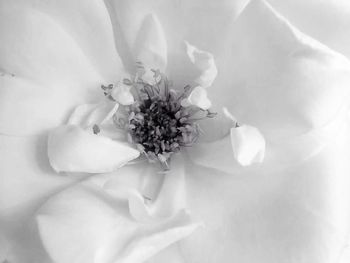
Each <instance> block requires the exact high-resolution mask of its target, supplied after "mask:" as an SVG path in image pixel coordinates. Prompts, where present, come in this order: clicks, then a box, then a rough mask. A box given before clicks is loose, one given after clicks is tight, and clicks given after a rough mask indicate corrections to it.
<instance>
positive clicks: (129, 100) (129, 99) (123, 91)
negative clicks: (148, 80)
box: [112, 82, 135, 105]
mask: <svg viewBox="0 0 350 263" xmlns="http://www.w3.org/2000/svg"><path fill="white" fill-rule="evenodd" d="M130 88H131V87H130V86H127V85H125V84H124V83H123V82H120V83H119V84H118V85H117V86H116V87H114V88H113V90H112V97H113V98H114V99H115V100H116V101H117V102H118V103H120V104H122V105H131V104H133V103H134V101H135V99H134V96H133V95H132V93H131V92H130Z"/></svg>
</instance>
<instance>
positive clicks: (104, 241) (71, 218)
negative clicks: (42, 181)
mask: <svg viewBox="0 0 350 263" xmlns="http://www.w3.org/2000/svg"><path fill="white" fill-rule="evenodd" d="M127 202H128V201H127V200H126V199H123V198H120V199H119V200H118V199H114V200H113V199H111V197H110V196H108V195H107V194H106V192H104V191H103V189H102V188H100V187H99V186H98V185H96V184H94V183H92V181H90V182H89V181H86V182H83V183H81V184H78V185H77V186H74V187H71V188H69V189H67V190H65V191H63V192H61V193H60V194H58V195H56V196H54V197H53V198H51V199H50V200H49V201H48V202H47V203H46V204H45V205H44V206H43V207H42V208H41V209H40V210H39V212H38V214H37V222H38V226H39V231H40V236H41V238H42V241H43V245H44V247H45V248H46V251H47V252H48V254H49V255H50V256H51V258H52V259H53V260H54V261H55V262H56V261H57V262H59V263H71V262H75V263H95V262H100V263H107V262H118V263H134V262H143V261H145V260H147V259H148V258H150V257H151V256H153V255H154V254H156V253H157V252H158V251H160V250H162V249H164V248H165V247H167V246H168V245H170V244H172V243H174V242H176V241H178V240H179V239H182V238H184V237H186V236H188V235H189V234H190V233H192V232H193V231H194V230H195V229H196V228H197V227H198V224H195V223H192V222H191V220H190V218H189V216H188V214H187V213H186V212H184V211H181V212H180V213H178V214H177V215H175V216H174V217H171V218H168V219H166V220H162V221H158V222H156V223H153V224H147V223H140V222H137V221H135V220H134V219H133V218H131V217H130V215H129V211H128V209H127Z"/></svg>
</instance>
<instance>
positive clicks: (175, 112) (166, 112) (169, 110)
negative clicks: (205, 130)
mask: <svg viewBox="0 0 350 263" xmlns="http://www.w3.org/2000/svg"><path fill="white" fill-rule="evenodd" d="M193 114H194V112H193V110H192V111H191V109H189V108H184V107H182V106H181V104H180V101H179V98H178V96H177V95H176V93H175V92H172V93H169V94H166V95H165V94H164V95H163V96H162V95H161V94H156V95H154V96H149V97H148V98H147V99H145V100H142V101H140V102H139V103H135V104H134V105H132V106H131V107H130V113H129V125H128V132H129V134H130V136H131V138H132V141H133V142H134V143H136V144H137V145H139V148H141V150H143V151H144V153H145V154H146V155H147V156H148V158H150V159H158V160H160V161H161V162H165V161H166V160H167V159H168V158H169V157H170V155H171V154H173V153H176V152H178V151H180V148H181V147H183V146H190V145H192V144H193V143H194V142H195V141H196V140H197V138H198V136H199V128H198V125H197V124H196V123H194V122H193V121H191V119H190V117H191V116H192V115H193Z"/></svg>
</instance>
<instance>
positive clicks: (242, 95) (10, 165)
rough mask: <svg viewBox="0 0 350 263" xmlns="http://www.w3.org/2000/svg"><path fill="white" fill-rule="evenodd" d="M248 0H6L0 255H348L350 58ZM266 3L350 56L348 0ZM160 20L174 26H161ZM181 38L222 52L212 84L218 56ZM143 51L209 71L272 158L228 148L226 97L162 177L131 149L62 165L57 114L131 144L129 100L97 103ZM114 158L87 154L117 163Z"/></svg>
mask: <svg viewBox="0 0 350 263" xmlns="http://www.w3.org/2000/svg"><path fill="white" fill-rule="evenodd" d="M170 2H171V3H170ZM243 2H248V1H220V3H219V2H215V1H207V0H204V1H198V0H189V1H154V2H153V3H152V4H149V2H148V1H114V0H110V1H109V0H108V1H94V0H74V1H71V0H60V1H32V0H27V1H18V0H14V1H6V0H4V1H0V35H1V43H0V68H1V71H2V73H1V74H0V133H1V134H2V135H0V154H1V156H0V157H1V165H0V179H1V183H0V229H1V230H0V251H1V252H3V251H2V248H3V250H4V253H3V254H2V255H1V256H2V257H1V256H0V258H1V259H2V260H7V261H10V262H23V260H25V261H29V262H47V261H50V260H51V261H55V262H58V263H65V262H69V263H72V262H76V263H79V262H84V263H89V262H94V263H96V262H99V263H105V262H123V263H125V262H142V261H144V260H146V259H147V261H148V262H152V263H155V262H169V261H171V260H172V261H176V262H182V261H184V260H185V261H188V262H223V263H227V262H232V261H233V259H234V260H235V261H237V262H250V263H256V262H259V263H261V262H264V263H265V262H274V261H278V262H280V261H282V262H283V261H288V260H290V261H298V260H299V261H300V260H301V261H305V262H317V263H325V262H327V263H328V262H329V261H331V260H332V259H337V258H338V257H339V255H340V251H341V250H342V248H343V247H344V245H345V243H346V240H347V237H346V233H347V231H348V227H349V222H350V220H349V214H350V213H349V210H348V207H349V200H350V198H349V196H348V193H349V191H348V189H349V181H348V178H349V176H348V174H349V166H348V164H349V162H348V156H349V150H348V149H350V147H349V143H348V138H349V137H348V134H350V133H349V129H348V128H349V127H348V122H347V121H346V118H345V117H344V116H347V115H346V113H347V109H348V96H347V94H348V90H349V89H348V87H349V86H350V85H349V83H350V81H349V79H348V78H349V77H348V76H349V63H348V61H347V59H346V58H345V57H344V56H342V55H339V54H338V53H336V52H334V51H332V50H330V49H329V48H327V47H326V46H324V45H322V44H320V43H319V42H317V41H314V40H312V39H310V38H309V37H307V36H306V35H305V34H303V33H300V32H299V31H298V30H297V29H296V28H295V27H294V26H293V25H292V24H291V23H290V22H289V21H287V20H286V19H285V18H284V17H283V16H282V15H281V14H279V13H277V12H276V11H275V10H274V9H273V8H272V7H271V6H270V5H269V4H267V3H266V2H265V1H263V0H255V1H249V2H250V4H249V5H248V6H246V7H245V3H243ZM269 2H270V3H272V4H274V5H276V7H278V10H280V11H281V12H283V13H285V12H286V13H285V14H286V15H287V16H288V17H289V18H290V19H292V22H297V23H298V25H299V26H301V27H302V31H303V32H309V33H310V34H312V35H313V36H317V37H318V39H319V40H322V41H323V42H325V43H326V44H327V45H329V46H332V47H334V48H336V49H337V50H338V51H341V52H343V53H344V54H345V55H349V54H350V52H349V45H348V42H349V41H347V40H349V36H350V34H348V31H349V28H348V26H347V24H348V23H344V21H345V22H346V21H349V17H350V16H349V15H348V13H349V12H348V10H349V8H347V7H348V6H349V4H348V1H328V0H322V4H320V1H316V0H310V1H307V3H306V1H294V0H285V1H277V0H271V1H269ZM244 7H245V8H244ZM242 10H243V11H242ZM332 10H333V11H334V12H333V11H332ZM301 11H302V12H301ZM331 11H332V12H331ZM149 14H151V15H149ZM156 14H157V15H159V18H160V20H161V23H159V22H158V20H157V19H156V18H155V17H156ZM238 14H240V15H239V17H238ZM310 14H311V15H310ZM313 14H317V15H313ZM334 14H337V19H334V18H335V17H334ZM310 17H312V18H313V19H310ZM293 20H294V21H293ZM147 24H148V25H153V26H152V27H151V28H150V27H149V26H147ZM160 24H162V25H163V26H164V28H165V33H166V37H164V36H163V35H162V34H161V35H162V37H158V36H159V32H161V30H159V28H161V27H160ZM320 25H327V26H320ZM335 28H336V29H337V30H334V29H335ZM147 32H148V33H147ZM184 38H187V39H190V40H191V43H193V44H195V45H197V46H198V47H201V48H202V49H205V50H208V51H210V52H212V53H213V54H215V61H216V63H217V65H218V67H217V68H218V69H219V71H220V72H219V75H218V78H217V79H215V82H211V80H212V79H213V78H212V76H214V75H215V74H214V73H215V70H214V67H212V70H211V71H209V70H204V71H207V72H211V74H208V75H206V76H207V77H204V76H203V72H202V71H201V70H200V68H202V69H204V68H205V67H204V66H205V65H206V66H208V65H213V63H212V62H213V60H212V59H211V56H210V55H208V54H206V53H205V52H206V51H203V52H204V53H202V52H197V51H195V49H194V48H190V49H189V51H190V52H189V53H190V55H191V56H192V55H193V56H192V61H191V59H190V60H189V61H188V57H186V56H182V55H181V54H182V53H181V52H180V50H179V49H178V47H179V46H180V43H182V42H183V39H184ZM147 39H148V40H147ZM153 40H154V42H152V41H153ZM338 40H341V41H338ZM164 43H165V44H166V45H164ZM142 46H143V47H144V48H143V47H142ZM145 50H147V51H145ZM141 54H142V55H141ZM164 54H168V56H169V58H166V56H165V55H164ZM119 55H120V56H119ZM185 57H186V58H185ZM196 57H198V58H208V63H206V62H204V63H199V61H201V59H200V60H198V63H196V60H195V58H196ZM137 60H142V61H146V62H145V63H147V65H148V68H149V69H152V68H154V69H157V68H159V69H161V70H162V71H163V70H164V68H165V65H166V64H167V62H169V65H168V68H167V73H169V76H171V78H172V79H173V80H174V81H177V80H183V81H184V82H188V81H193V80H195V81H196V82H197V84H198V85H199V86H201V87H203V88H207V87H206V86H208V84H211V88H210V99H211V101H212V104H213V109H214V110H215V109H220V108H222V107H223V106H226V107H227V108H228V109H229V110H230V111H231V112H233V113H235V115H236V116H237V117H238V118H239V120H244V121H246V122H247V123H254V125H255V126H256V127H258V128H259V130H260V131H261V133H262V134H264V137H265V138H266V141H267V142H268V144H267V145H268V146H269V147H268V148H267V149H266V151H267V154H266V158H265V160H264V163H262V164H261V165H258V166H251V167H248V168H246V167H242V166H241V165H239V164H238V163H237V162H236V161H234V160H233V158H234V156H233V151H232V143H231V134H230V131H231V128H233V127H234V123H233V122H232V120H229V119H227V118H225V117H224V116H223V115H222V114H221V113H220V111H218V112H219V114H218V116H217V117H216V118H215V119H214V120H209V121H208V122H206V121H201V123H200V125H201V128H202V129H203V135H202V137H201V139H203V140H201V141H200V142H198V144H196V146H195V147H191V148H188V150H187V152H188V155H186V156H185V158H183V159H182V156H181V155H179V156H177V157H179V159H174V162H173V163H172V164H171V167H172V170H171V171H170V173H169V174H167V175H166V176H165V175H163V174H157V170H156V169H154V167H152V166H148V165H145V163H143V162H140V161H139V160H138V159H134V160H133V161H130V162H129V163H128V164H127V165H124V166H122V167H120V168H119V169H117V170H116V171H115V172H113V173H106V174H96V175H93V176H91V175H89V176H88V175H87V174H86V173H72V172H63V173H62V174H59V175H58V174H56V173H55V172H54V171H53V170H52V169H51V167H50V165H49V160H48V158H47V151H46V150H47V147H46V146H47V145H46V143H47V135H48V131H51V130H52V129H53V128H56V127H57V126H58V125H63V124H69V125H73V126H69V127H73V128H74V129H72V131H74V132H73V134H78V136H79V137H80V136H82V137H85V136H90V135H91V136H95V137H94V138H95V139H96V141H95V140H94V145H95V143H96V144H98V145H97V146H96V147H97V148H99V150H98V151H100V152H104V150H106V149H110V147H111V145H109V146H108V147H107V146H106V145H105V146H106V148H104V147H102V146H101V144H102V145H104V144H103V143H101V144H100V142H101V140H100V139H102V138H103V139H107V138H105V137H108V138H110V139H109V142H111V144H113V143H112V140H111V139H113V140H115V141H116V142H118V144H119V142H125V134H123V133H120V132H118V130H116V128H115V126H114V125H112V123H111V122H112V120H111V118H110V116H111V114H112V115H113V113H115V111H116V110H118V106H120V105H119V103H117V104H116V103H113V102H110V103H106V104H105V103H101V100H100V98H101V97H102V95H101V94H100V91H99V89H98V86H99V85H101V84H102V83H117V82H118V81H120V76H121V74H120V73H121V72H123V70H124V68H127V70H128V72H132V71H133V70H134V69H133V65H134V63H135V61H137ZM193 61H194V62H193ZM193 65H194V66H195V67H192V66H193ZM200 65H202V66H200ZM190 66H191V67H190ZM163 67H164V68H163ZM164 72H165V71H164ZM149 76H150V78H149V79H150V81H152V77H153V76H152V75H149ZM179 88H181V87H179ZM208 91H209V90H208ZM87 103H88V104H87ZM77 105H81V106H78V107H76V106H77ZM75 107H76V109H75V110H74V112H73V114H72V111H73V109H74V108H75ZM69 116H71V117H69ZM67 119H69V120H68V123H66V121H67ZM95 123H97V124H98V125H99V127H100V128H101V131H100V133H98V134H97V135H95V134H92V133H93V125H94V124H95ZM242 126H243V125H242ZM242 126H241V127H242ZM63 127H65V126H63ZM63 127H61V128H59V129H63ZM54 133H55V131H52V134H54ZM60 134H61V135H62V137H61V139H62V140H63V139H64V138H65V136H63V133H59V134H58V135H60ZM83 134H84V135H83ZM61 135H60V136H61ZM112 136H113V137H112ZM102 141H104V142H105V141H106V140H102ZM66 146H67V145H66V144H62V146H61V145H60V146H59V147H62V148H61V149H60V152H61V151H63V150H68V147H67V148H66V149H63V147H66ZM124 146H125V145H124ZM127 146H128V147H130V145H127ZM84 147H85V145H84V146H83V147H82V149H84ZM129 150H134V149H133V148H132V149H128V151H129ZM80 154H81V156H80V157H84V156H88V158H87V159H83V160H84V162H83V164H81V163H80V164H79V165H78V166H79V169H76V170H81V169H82V167H87V164H86V163H88V165H89V166H90V167H92V165H91V164H90V163H89V162H91V163H93V162H94V161H95V160H96V159H98V157H97V156H94V155H93V154H87V153H84V154H83V153H80ZM61 156H62V155H61ZM80 157H79V158H80ZM118 158H119V157H118ZM62 160H63V161H64V159H62ZM87 160H88V161H87ZM107 161H108V163H106V162H105V163H103V166H102V165H101V167H98V165H96V166H94V168H96V167H97V168H99V169H105V168H106V167H114V165H116V166H115V167H117V166H118V165H117V164H118V163H119V160H114V159H113V160H111V159H109V158H108V159H107ZM95 164H96V163H95ZM296 164H297V165H296ZM65 169H66V168H64V170H65ZM69 169H70V168H69ZM58 170H59V169H58ZM82 179H83V180H82ZM187 210H190V211H191V215H192V216H190V214H189V213H188V211H187ZM33 215H35V219H36V222H37V225H36V226H34V225H33V224H32V223H33V220H32V216H33ZM276 215H278V216H277V217H276ZM192 217H193V218H195V220H194V219H193V218H192ZM197 220H198V221H201V220H203V221H204V223H205V224H206V227H205V228H201V229H199V228H198V226H199V223H198V221H197ZM33 226H34V227H33ZM252 226H254V227H252ZM36 229H38V231H39V234H40V238H39V237H37V236H36V235H37V234H38V233H36ZM194 230H196V232H195V234H193V235H191V236H189V235H190V234H191V233H192V232H193V231H194ZM187 236H189V237H188V238H186V240H183V241H182V238H184V237H187ZM3 239H4V240H5V241H2V240H3ZM180 240H181V241H180ZM177 241H180V242H181V243H179V244H176V245H172V244H174V243H175V242H177ZM41 243H42V244H41ZM23 248H25V249H23ZM271 248H278V249H271ZM43 250H45V251H43ZM160 251H161V253H158V252H160Z"/></svg>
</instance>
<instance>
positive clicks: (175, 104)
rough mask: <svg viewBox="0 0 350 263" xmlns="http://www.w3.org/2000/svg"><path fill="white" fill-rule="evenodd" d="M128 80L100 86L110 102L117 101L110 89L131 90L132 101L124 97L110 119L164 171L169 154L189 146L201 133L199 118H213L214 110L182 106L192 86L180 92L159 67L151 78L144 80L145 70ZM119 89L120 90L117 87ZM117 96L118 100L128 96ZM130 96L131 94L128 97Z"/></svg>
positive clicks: (167, 166)
mask: <svg viewBox="0 0 350 263" xmlns="http://www.w3.org/2000/svg"><path fill="white" fill-rule="evenodd" d="M138 66H139V67H140V68H141V72H142V74H137V75H136V76H135V77H133V78H131V79H123V82H122V83H120V84H119V85H122V86H123V85H124V86H127V87H124V88H120V87H113V85H110V86H107V87H106V86H102V89H103V90H104V94H105V95H106V97H107V98H109V99H111V100H112V101H118V99H115V98H114V97H113V96H111V92H113V90H114V89H115V88H117V91H122V92H132V95H131V96H132V98H133V99H134V100H133V101H132V103H130V104H129V101H130V100H123V102H128V103H124V104H123V103H121V104H120V105H119V109H118V111H119V110H120V112H119V113H115V114H114V116H113V120H114V123H115V125H116V126H117V127H118V128H121V129H124V130H126V132H127V137H128V141H129V142H130V143H132V144H135V145H136V147H137V148H138V150H139V151H140V152H142V153H143V154H144V155H145V156H146V157H147V159H148V160H149V161H150V162H157V161H158V162H160V163H161V164H162V166H163V167H164V169H165V170H167V169H169V161H170V157H171V155H173V154H174V153H177V152H179V151H180V150H181V148H182V147H188V146H192V144H193V143H195V142H196V140H197V139H198V137H199V135H200V128H199V125H198V123H197V121H198V120H202V119H205V118H212V117H214V116H215V113H213V112H210V111H209V110H203V109H201V108H199V107H198V106H194V105H183V104H182V101H183V100H184V99H185V98H187V97H188V95H189V93H190V92H191V90H192V88H191V87H190V86H189V85H187V86H186V87H184V89H183V91H176V90H174V89H171V88H170V87H171V86H172V83H171V82H170V81H168V79H167V78H166V76H165V75H164V74H162V73H160V72H159V70H157V71H156V70H154V71H153V70H152V71H153V72H154V76H153V80H154V81H152V80H149V78H148V80H147V81H145V80H144V79H143V76H144V74H145V71H144V69H143V67H142V65H141V64H138ZM118 88H119V89H118ZM122 92H121V93H120V94H119V95H118V96H119V99H124V98H127V96H125V94H124V95H122ZM129 97H130V96H129Z"/></svg>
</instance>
